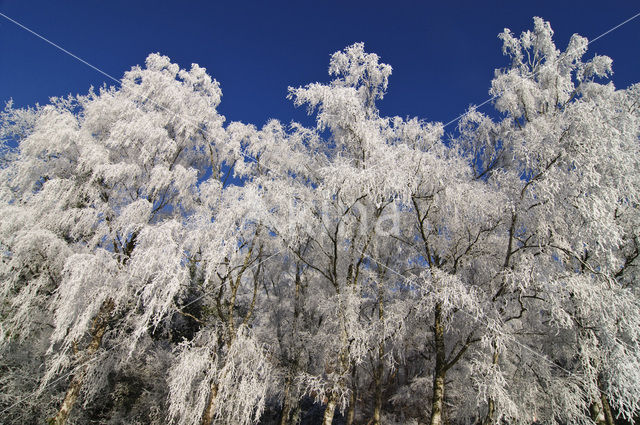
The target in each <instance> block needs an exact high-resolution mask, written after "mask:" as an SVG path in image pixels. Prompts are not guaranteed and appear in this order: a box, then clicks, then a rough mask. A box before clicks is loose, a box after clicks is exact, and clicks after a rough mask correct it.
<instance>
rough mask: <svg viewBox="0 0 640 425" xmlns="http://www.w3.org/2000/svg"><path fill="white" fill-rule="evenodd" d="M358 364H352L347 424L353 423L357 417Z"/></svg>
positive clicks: (351, 424)
mask: <svg viewBox="0 0 640 425" xmlns="http://www.w3.org/2000/svg"><path fill="white" fill-rule="evenodd" d="M356 371H357V369H356V365H355V364H353V363H352V364H351V395H350V396H349V407H348V408H347V417H346V420H347V423H346V425H353V421H354V420H355V418H356V400H357V385H356Z"/></svg>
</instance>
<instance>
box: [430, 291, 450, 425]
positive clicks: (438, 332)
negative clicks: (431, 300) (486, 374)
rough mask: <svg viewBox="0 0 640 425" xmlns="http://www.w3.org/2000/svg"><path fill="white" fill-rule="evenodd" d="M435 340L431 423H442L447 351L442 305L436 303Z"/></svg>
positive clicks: (440, 424)
mask: <svg viewBox="0 0 640 425" xmlns="http://www.w3.org/2000/svg"><path fill="white" fill-rule="evenodd" d="M434 316H435V317H434V323H433V324H434V332H433V333H434V340H435V345H436V367H435V373H434V374H433V398H432V400H431V420H430V422H429V423H430V424H431V425H442V423H443V415H444V390H445V388H444V387H445V385H444V383H445V377H446V372H447V371H446V353H445V346H444V326H443V323H442V305H441V304H440V303H437V304H436V308H435V313H434Z"/></svg>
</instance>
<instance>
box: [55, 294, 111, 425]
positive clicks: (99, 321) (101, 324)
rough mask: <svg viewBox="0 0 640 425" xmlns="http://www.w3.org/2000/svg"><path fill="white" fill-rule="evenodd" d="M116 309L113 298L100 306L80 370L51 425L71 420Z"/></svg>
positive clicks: (72, 380)
mask: <svg viewBox="0 0 640 425" xmlns="http://www.w3.org/2000/svg"><path fill="white" fill-rule="evenodd" d="M114 307H115V304H114V302H113V300H112V299H111V298H109V299H108V300H106V301H104V302H103V303H102V306H100V310H99V311H98V314H97V315H96V317H95V319H93V324H92V326H91V341H90V342H89V345H88V346H87V348H86V349H85V351H84V354H83V355H82V357H81V361H80V367H79V370H78V372H76V373H75V374H74V375H73V378H72V379H71V383H70V384H69V387H68V388H67V392H66V394H65V396H64V400H63V401H62V405H61V406H60V409H59V410H58V413H57V414H56V415H55V416H54V417H53V418H51V419H50V420H49V424H50V425H64V424H66V423H67V419H69V415H70V414H71V410H72V409H73V406H74V405H75V404H76V401H77V400H78V396H79V395H80V390H81V389H82V384H83V383H84V377H85V374H86V373H87V363H88V362H89V360H90V359H91V357H93V355H94V354H95V353H96V351H98V348H100V345H101V344H102V337H103V336H104V334H105V332H106V331H107V328H108V326H109V318H110V316H111V312H112V311H113V309H114Z"/></svg>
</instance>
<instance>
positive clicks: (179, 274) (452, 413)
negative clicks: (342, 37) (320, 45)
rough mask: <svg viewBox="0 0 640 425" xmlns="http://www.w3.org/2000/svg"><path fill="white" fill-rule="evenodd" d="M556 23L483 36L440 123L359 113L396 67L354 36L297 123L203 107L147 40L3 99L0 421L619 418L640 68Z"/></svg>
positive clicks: (368, 108)
mask: <svg viewBox="0 0 640 425" xmlns="http://www.w3.org/2000/svg"><path fill="white" fill-rule="evenodd" d="M552 38H553V31H552V30H551V27H550V24H549V23H548V22H545V21H543V20H542V19H539V18H535V19H534V28H533V30H532V31H525V32H523V33H522V34H521V35H519V36H517V35H514V34H513V33H512V32H511V31H509V30H505V31H504V32H503V33H502V34H501V35H500V39H501V40H502V43H503V52H504V54H505V56H506V57H507V58H508V60H509V61H510V62H509V64H508V66H506V67H504V68H501V69H500V70H498V71H496V73H495V77H494V79H493V81H492V82H491V90H490V93H491V95H492V96H494V100H495V101H494V106H495V109H496V113H494V114H484V113H482V112H481V111H479V110H477V109H476V108H471V109H470V110H469V111H468V113H467V114H465V115H464V117H463V118H462V119H461V120H460V122H459V125H458V128H457V131H456V132H455V133H454V134H453V135H451V136H450V137H449V138H447V139H445V138H444V129H443V126H442V125H441V124H440V123H430V122H426V121H423V120H419V119H417V118H407V119H404V118H400V117H383V116H381V115H380V112H379V110H378V109H377V106H376V102H377V101H379V100H381V99H383V97H384V95H385V94H386V91H387V89H388V87H389V79H390V77H391V71H392V69H391V67H390V66H389V65H386V64H384V63H381V62H380V58H379V57H378V56H377V55H375V54H371V53H367V52H366V51H365V47H364V45H363V44H362V43H357V44H354V45H352V46H349V47H347V48H345V49H344V50H343V51H340V52H337V53H335V54H334V55H332V56H331V58H330V63H329V74H330V77H331V78H332V80H331V81H330V82H328V83H322V82H317V83H312V84H309V85H306V86H304V87H298V88H290V89H289V98H290V99H291V100H292V101H293V103H294V104H295V105H296V106H306V107H308V111H309V113H310V114H314V115H315V118H316V125H315V126H313V127H312V128H307V127H305V126H303V125H301V124H298V123H292V124H291V125H288V126H286V125H283V124H282V123H280V122H278V121H276V120H271V121H269V122H267V123H266V124H265V125H264V126H263V127H262V128H256V127H254V126H252V125H246V124H243V123H239V122H233V123H230V124H226V125H225V123H224V118H223V117H222V116H221V115H219V114H218V113H217V112H216V108H217V107H218V105H219V103H220V99H221V91H220V88H219V86H218V84H217V82H216V81H215V80H213V79H212V78H211V77H210V76H209V75H208V74H207V73H206V71H205V70H204V69H203V68H201V67H199V66H197V65H193V66H192V67H191V69H190V70H188V71H187V70H183V69H180V67H179V66H178V65H176V64H173V63H171V62H170V61H169V59H168V58H166V57H163V56H160V55H157V54H153V55H150V56H149V57H148V58H147V61H146V65H145V67H144V68H143V67H134V68H133V69H132V70H131V71H129V72H127V73H126V74H125V76H124V78H123V80H122V85H121V86H120V87H110V88H107V87H103V88H101V89H100V90H98V91H97V92H95V91H93V90H92V91H91V92H90V93H89V94H88V95H86V96H76V97H70V98H67V99H52V100H51V102H50V103H49V104H47V105H45V106H36V107H35V108H32V109H25V110H21V109H14V108H13V107H12V105H11V104H8V105H7V108H6V109H5V111H4V112H3V113H2V115H1V123H2V125H1V127H0V137H1V138H2V141H3V148H2V151H1V154H2V162H0V174H1V177H2V180H1V183H2V184H1V186H0V198H1V201H2V202H1V205H0V247H1V249H2V253H1V256H2V257H1V259H2V261H1V262H0V276H1V278H2V287H1V289H0V326H1V331H2V334H1V336H0V350H1V353H2V361H1V362H0V368H1V372H2V373H1V374H0V376H1V377H0V388H1V389H2V391H1V393H2V397H0V409H3V410H2V415H3V417H5V418H7V419H6V420H7V421H10V422H11V423H29V422H28V421H29V420H32V419H29V418H30V416H29V415H31V417H33V416H37V417H38V418H39V419H40V422H42V420H44V419H47V418H48V419H50V420H51V423H54V424H65V423H95V422H99V423H125V422H126V423H140V424H142V423H153V424H159V423H167V422H169V423H175V424H180V425H196V424H202V425H210V424H226V423H234V424H250V423H259V422H262V423H275V422H277V423H280V424H282V425H288V424H294V423H320V422H322V423H323V424H327V425H328V424H330V423H331V422H332V420H333V418H334V416H336V417H339V416H340V415H341V416H342V418H343V419H344V421H345V422H346V423H348V424H355V423H375V424H383V423H389V424H393V423H426V422H429V423H431V424H434V425H436V424H442V423H445V422H447V423H460V424H462V423H483V424H498V423H519V424H529V423H533V422H535V421H540V422H543V423H580V424H590V423H594V422H596V423H599V424H607V425H613V423H614V422H615V420H616V419H615V418H617V421H618V422H619V423H622V421H627V422H632V421H633V420H634V419H637V418H638V416H639V415H640V404H639V403H638V400H640V375H639V374H638V371H639V370H640V367H639V366H640V299H639V298H638V297H639V295H640V292H639V286H638V283H637V282H638V278H639V275H638V267H637V262H638V257H639V243H640V232H639V229H640V213H639V210H638V206H639V205H640V142H639V136H640V110H639V105H640V85H635V86H632V87H630V88H628V89H624V90H620V89H616V88H615V87H614V86H613V84H612V83H611V82H607V81H606V78H607V77H608V76H609V75H611V73H612V62H611V60H610V59H609V58H607V57H604V56H594V57H592V58H590V59H588V58H586V54H587V46H588V43H587V40H586V39H584V38H583V37H580V36H577V35H574V36H573V37H572V38H571V40H570V41H569V45H568V46H567V48H566V49H565V50H564V51H561V50H559V49H558V48H557V47H556V46H555V44H554V42H553V39H552ZM28 372H31V373H28ZM27 374H28V375H29V376H32V377H33V378H32V379H30V380H24V379H21V378H23V377H24V376H26V375H27ZM23 397H27V398H23ZM27 400H29V401H27ZM31 400H34V401H31ZM36 400H37V402H36ZM18 406H26V407H18ZM21 408H22V409H23V410H20V409H21Z"/></svg>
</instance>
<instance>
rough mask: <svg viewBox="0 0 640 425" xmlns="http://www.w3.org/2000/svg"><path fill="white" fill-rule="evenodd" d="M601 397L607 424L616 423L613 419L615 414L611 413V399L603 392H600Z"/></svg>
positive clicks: (613, 424) (612, 424)
mask: <svg viewBox="0 0 640 425" xmlns="http://www.w3.org/2000/svg"><path fill="white" fill-rule="evenodd" d="M600 399H601V400H602V412H603V413H604V420H605V423H606V424H607V425H615V424H616V422H615V421H614V420H613V414H612V413H611V406H610V405H609V399H608V398H607V395H606V394H605V393H603V392H601V393H600Z"/></svg>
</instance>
